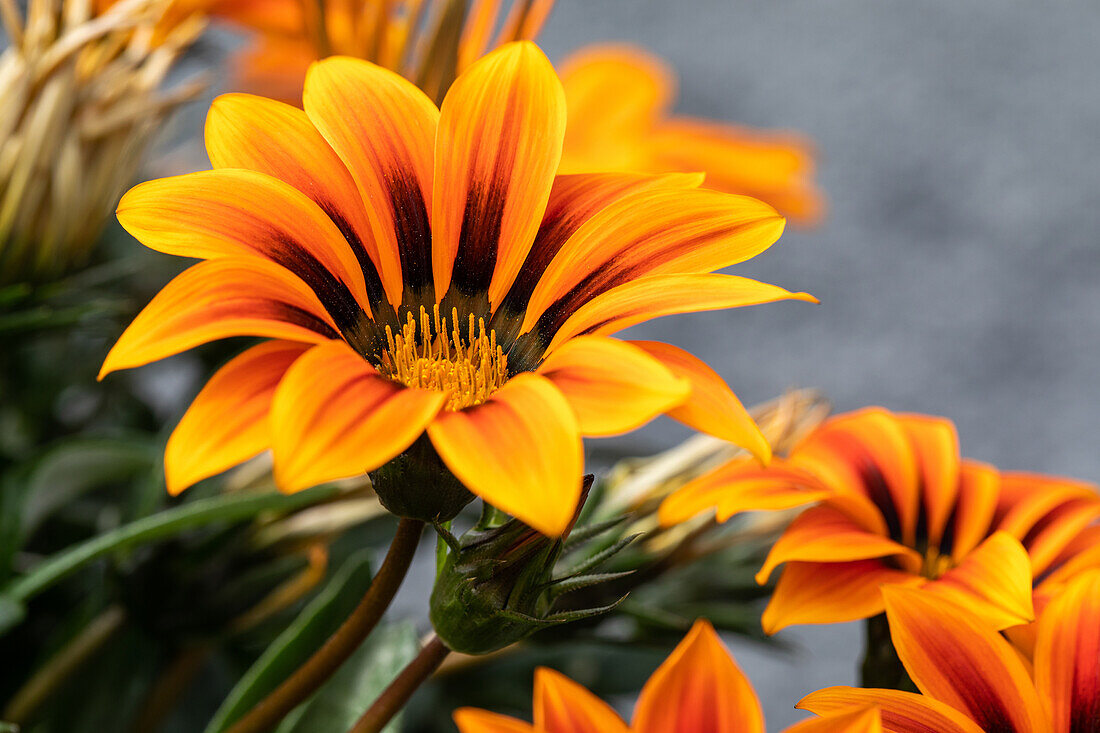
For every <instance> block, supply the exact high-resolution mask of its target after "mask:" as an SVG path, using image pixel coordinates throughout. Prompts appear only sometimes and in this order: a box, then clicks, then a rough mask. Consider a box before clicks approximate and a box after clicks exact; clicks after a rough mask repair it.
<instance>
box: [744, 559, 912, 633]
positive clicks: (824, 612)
mask: <svg viewBox="0 0 1100 733" xmlns="http://www.w3.org/2000/svg"><path fill="white" fill-rule="evenodd" d="M923 583H924V579H923V578H921V577H920V576H917V575H914V574H912V573H907V572H904V571H902V570H896V569H894V568H891V567H888V566H887V565H885V564H884V563H882V562H881V561H879V560H856V561H853V562H837V563H821V562H789V563H787V565H786V567H784V568H783V574H782V575H780V576H779V582H778V583H776V585H775V591H773V592H772V598H771V601H770V602H769V603H768V607H767V608H765V609H764V615H763V616H762V617H761V619H760V622H761V624H762V625H763V627H764V633H766V634H774V633H776V632H778V631H780V630H782V629H785V628H786V627H788V626H794V625H796V624H835V623H843V622H845V621H856V620H859V619H864V618H870V617H871V616H876V615H878V614H880V613H882V610H883V607H884V606H883V600H882V591H881V589H882V588H883V587H884V586H887V585H921V584H923Z"/></svg>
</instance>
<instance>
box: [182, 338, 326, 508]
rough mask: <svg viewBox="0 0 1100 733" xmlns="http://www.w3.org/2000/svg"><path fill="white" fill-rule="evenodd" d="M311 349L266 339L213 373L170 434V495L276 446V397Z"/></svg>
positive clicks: (290, 342)
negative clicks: (270, 419) (271, 418)
mask: <svg viewBox="0 0 1100 733" xmlns="http://www.w3.org/2000/svg"><path fill="white" fill-rule="evenodd" d="M309 348H310V344H303V343H297V342H294V341H267V342H264V343H262V344H259V345H257V346H253V347H252V348H251V349H248V350H247V351H245V352H244V353H243V354H241V355H240V356H237V357H236V358H234V359H232V360H231V361H229V362H228V363H227V364H226V365H225V366H223V367H222V368H221V369H219V370H218V371H217V372H215V373H214V376H212V377H210V381H208V382H207V383H206V386H205V387H203V388H202V390H201V391H200V392H199V394H198V396H196V397H195V399H194V401H193V402H192V403H191V406H190V407H188V408H187V412H185V413H184V415H183V418H182V419H181V420H180V422H179V424H178V425H177V426H176V429H175V430H173V431H172V435H171V437H169V438H168V445H167V447H166V448H165V451H164V475H165V479H166V480H167V484H168V493H169V494H171V495H172V496H176V495H177V494H179V493H180V492H182V491H183V490H184V489H186V488H187V487H189V486H191V485H192V484H195V483H198V482H199V481H201V480H202V479H204V478H209V477H210V476H214V475H216V474H219V473H221V472H222V471H225V470H226V469H229V468H232V467H233V466H235V465H237V464H238V463H241V462H243V461H246V460H248V459H249V458H252V457H253V456H255V455H257V454H259V453H261V452H263V451H265V450H267V449H268V448H269V447H270V446H271V431H270V430H269V429H268V423H267V415H268V412H269V410H270V408H271V398H272V396H273V395H274V394H275V388H276V387H277V386H278V385H279V381H280V380H282V378H283V375H284V374H286V371H287V369H289V368H290V365H291V364H293V363H294V362H295V360H297V358H298V357H299V356H301V355H302V354H304V353H305V352H306V351H307V350H308V349H309Z"/></svg>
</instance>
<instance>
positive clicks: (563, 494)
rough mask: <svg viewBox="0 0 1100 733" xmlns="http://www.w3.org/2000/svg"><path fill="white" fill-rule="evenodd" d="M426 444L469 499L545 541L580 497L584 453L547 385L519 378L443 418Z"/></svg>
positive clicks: (569, 417) (565, 405) (563, 525)
mask: <svg viewBox="0 0 1100 733" xmlns="http://www.w3.org/2000/svg"><path fill="white" fill-rule="evenodd" d="M428 436H429V437H430V438H431V441H432V445H434V446H435V449H436V451H437V452H438V453H439V457H440V458H442V459H443V462H444V463H445V464H447V468H449V469H450V470H451V472H452V473H454V475H455V476H457V477H458V479H459V480H460V481H462V483H463V484H465V485H466V487H467V488H468V489H470V491H472V492H473V493H474V494H477V495H478V496H480V497H481V498H482V499H484V500H485V501H487V502H488V503H490V504H492V505H493V506H495V507H496V508H498V509H500V510H501V511H504V512H507V513H509V514H511V515H512V516H514V517H516V518H517V519H519V520H520V521H522V522H525V523H527V524H528V525H530V526H532V527H534V528H535V529H537V530H538V531H540V532H542V533H543V534H545V535H547V536H550V537H557V536H559V535H561V534H562V533H563V532H565V530H566V529H568V527H569V526H570V524H571V523H572V521H573V518H574V516H575V514H576V510H577V504H578V502H579V501H580V496H581V474H582V472H583V470H584V453H583V450H582V447H581V438H580V428H579V427H578V425H577V418H576V417H575V416H574V414H573V408H571V407H570V406H569V402H568V401H566V399H565V397H564V396H563V395H562V393H561V391H560V390H558V388H557V387H555V386H554V385H553V383H552V382H550V380H548V379H546V378H545V377H543V376H540V375H538V374H533V373H530V372H526V373H523V374H519V375H517V376H515V377H513V378H512V379H511V380H509V381H508V383H507V384H505V385H504V386H503V387H501V388H500V389H499V390H498V391H496V392H494V393H493V395H492V396H491V397H490V398H489V399H488V400H487V401H485V402H483V403H482V404H480V405H477V406H475V407H469V408H466V409H464V410H460V411H457V412H443V413H440V415H439V416H438V417H437V418H436V419H435V420H434V421H433V422H432V423H431V424H430V425H429V426H428Z"/></svg>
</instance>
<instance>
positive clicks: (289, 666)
mask: <svg viewBox="0 0 1100 733" xmlns="http://www.w3.org/2000/svg"><path fill="white" fill-rule="evenodd" d="M370 582H371V572H370V565H369V551H367V550H361V551H359V552H357V553H355V554H354V555H352V556H351V557H349V558H348V559H347V560H346V561H345V562H344V564H343V565H342V566H341V567H340V570H339V571H338V572H337V573H336V575H334V576H333V578H332V580H331V581H329V583H328V585H326V586H325V589H324V590H323V591H321V592H320V593H319V594H318V595H317V597H316V598H314V599H313V601H311V602H310V604H309V605H308V606H306V608H305V609H304V610H303V611H302V613H301V614H299V616H298V618H296V619H295V620H294V621H293V623H291V624H290V626H288V627H287V628H286V630H285V631H283V633H281V634H279V636H278V638H276V639H275V641H274V642H272V644H271V646H269V647H268V648H267V649H266V650H265V651H264V653H263V654H262V655H260V658H259V659H257V660H256V662H255V663H254V664H253V665H252V666H251V667H250V668H249V670H248V671H247V672H245V674H244V676H243V677H241V679H240V681H238V682H237V684H236V686H235V687H234V688H233V689H232V690H231V691H230V693H229V695H228V697H226V698H225V702H223V703H222V705H221V707H220V708H218V711H217V712H216V713H215V714H214V717H213V719H212V720H211V721H210V723H209V724H208V725H207V726H206V733H221V731H224V730H225V729H226V728H228V727H229V726H230V725H232V724H233V723H234V722H236V721H237V719H238V718H240V717H241V716H242V715H244V714H245V713H246V712H248V711H249V710H250V709H251V708H252V706H253V705H255V704H256V703H257V702H259V701H260V700H262V699H263V698H264V697H265V696H266V695H267V694H268V693H269V692H271V691H272V690H274V689H275V688H276V687H277V686H278V685H279V684H280V683H281V682H282V681H283V680H285V679H286V678H287V677H289V676H290V674H291V672H293V671H294V670H295V669H297V668H298V667H299V666H301V664H302V663H303V662H305V661H306V659H308V658H309V656H310V655H311V654H313V652H314V651H316V650H317V649H318V648H320V646H321V645H322V644H324V643H325V641H326V640H327V639H328V638H329V636H331V635H332V633H333V632H334V631H336V629H337V628H338V627H339V626H340V624H341V623H343V622H344V620H345V619H346V618H347V617H348V616H349V615H351V612H352V610H353V609H354V608H355V606H356V605H357V604H358V603H359V599H361V598H362V597H363V594H365V593H366V592H367V588H369V587H370ZM341 733H343V732H341Z"/></svg>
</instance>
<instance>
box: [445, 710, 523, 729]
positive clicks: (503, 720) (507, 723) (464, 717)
mask: <svg viewBox="0 0 1100 733" xmlns="http://www.w3.org/2000/svg"><path fill="white" fill-rule="evenodd" d="M454 720H455V725H457V726H458V730H459V733H538V732H537V731H536V730H535V728H533V727H532V726H531V725H530V724H529V723H524V722H523V721H522V720H516V719H515V718H509V717H508V716H507V715H499V714H497V713H490V712H489V711H488V710H478V709H477V708H459V709H458V710H455V712H454Z"/></svg>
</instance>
